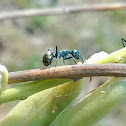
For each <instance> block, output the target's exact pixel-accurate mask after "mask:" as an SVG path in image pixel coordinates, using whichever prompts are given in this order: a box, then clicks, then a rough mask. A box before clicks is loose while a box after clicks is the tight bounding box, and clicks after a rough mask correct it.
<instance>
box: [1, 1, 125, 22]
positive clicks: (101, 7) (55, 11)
mask: <svg viewBox="0 0 126 126" xmlns="http://www.w3.org/2000/svg"><path fill="white" fill-rule="evenodd" d="M123 8H126V2H124V3H109V4H93V5H83V6H66V7H57V8H47V9H31V10H21V11H18V10H17V11H15V12H3V13H1V14H0V21H2V20H6V19H15V18H22V17H30V16H40V15H41V16H48V15H63V14H70V13H80V12H81V13H82V12H96V11H107V10H116V9H123Z"/></svg>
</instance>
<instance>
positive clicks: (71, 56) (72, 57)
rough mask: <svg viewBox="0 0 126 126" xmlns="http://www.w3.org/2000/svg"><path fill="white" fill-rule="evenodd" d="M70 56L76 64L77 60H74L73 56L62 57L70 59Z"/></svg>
mask: <svg viewBox="0 0 126 126" xmlns="http://www.w3.org/2000/svg"><path fill="white" fill-rule="evenodd" d="M71 58H72V59H73V61H74V63H75V64H77V62H76V60H75V58H74V57H73V56H71V57H64V59H65V60H67V59H71Z"/></svg>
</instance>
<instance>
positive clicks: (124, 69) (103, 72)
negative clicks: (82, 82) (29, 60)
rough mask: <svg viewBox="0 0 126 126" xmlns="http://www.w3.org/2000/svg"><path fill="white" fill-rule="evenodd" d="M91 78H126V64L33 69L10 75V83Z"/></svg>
mask: <svg viewBox="0 0 126 126" xmlns="http://www.w3.org/2000/svg"><path fill="white" fill-rule="evenodd" d="M91 76H115V77H126V65H125V64H83V65H68V66H59V67H51V68H49V69H44V70H40V69H32V70H24V71H17V72H10V73H9V83H19V82H25V81H36V80H44V79H58V78H68V79H79V78H82V77H91Z"/></svg>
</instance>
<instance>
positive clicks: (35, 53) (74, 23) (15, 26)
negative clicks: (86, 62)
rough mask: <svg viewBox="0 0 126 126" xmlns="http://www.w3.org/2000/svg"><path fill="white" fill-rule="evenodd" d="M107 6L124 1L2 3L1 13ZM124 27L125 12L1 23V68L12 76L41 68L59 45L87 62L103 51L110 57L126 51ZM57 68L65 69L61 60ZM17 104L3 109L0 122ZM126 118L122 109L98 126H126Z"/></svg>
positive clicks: (4, 0) (20, 0)
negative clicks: (76, 52) (80, 6)
mask: <svg viewBox="0 0 126 126" xmlns="http://www.w3.org/2000/svg"><path fill="white" fill-rule="evenodd" d="M104 2H106V3H111V2H125V0H100V1H99V0H69V1H68V0H0V12H4V11H7V12H8V11H9V12H11V11H12V12H13V11H15V10H23V9H33V8H34V9H35V8H47V7H50V8H51V7H60V6H69V5H70V6H72V5H82V4H83V5H84V4H89V5H92V4H97V3H104ZM125 27H126V10H125V9H123V10H115V11H101V12H93V13H92V12H88V13H76V14H68V15H60V16H43V17H42V16H38V17H28V18H19V19H14V20H5V21H0V64H3V65H5V66H6V67H7V68H8V70H9V72H10V71H19V70H24V69H34V68H40V67H41V65H42V64H41V59H42V56H43V55H44V53H45V52H46V51H47V49H48V48H52V49H55V46H56V45H57V46H58V49H59V50H64V49H69V50H72V49H77V50H79V51H80V52H81V54H82V55H83V57H84V58H85V59H88V58H89V57H90V56H91V55H92V54H94V53H97V52H100V51H105V52H107V53H111V52H113V51H116V50H118V49H120V48H122V47H123V46H122V43H121V37H123V38H125V39H126V28H125ZM54 64H55V61H54V62H53V65H54ZM66 64H69V62H67V63H66ZM58 65H63V62H62V60H60V61H59V62H58ZM42 68H44V66H42ZM104 79H106V78H104ZM97 80H98V79H95V80H94V81H96V83H97V84H98V83H101V82H103V81H104V80H103V79H102V80H100V81H97ZM94 81H93V82H92V83H94ZM87 86H88V85H87ZM87 86H86V87H87ZM90 86H92V85H90ZM92 87H93V86H92ZM87 92H88V91H87ZM16 103H17V102H11V103H7V104H4V105H1V106H0V110H1V114H0V118H1V119H2V118H3V116H4V115H6V113H7V112H8V111H10V110H11V109H12V108H13V106H14V105H15V104H16ZM125 117H126V109H125V105H123V106H120V108H119V109H118V110H116V111H115V112H114V113H112V114H111V115H109V116H108V117H106V118H105V119H104V120H102V121H101V122H99V123H98V124H97V125H96V126H125V123H126V120H125Z"/></svg>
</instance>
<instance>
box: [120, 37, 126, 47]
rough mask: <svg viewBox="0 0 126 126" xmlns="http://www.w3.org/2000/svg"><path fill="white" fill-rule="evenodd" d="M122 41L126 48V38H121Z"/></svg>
mask: <svg viewBox="0 0 126 126" xmlns="http://www.w3.org/2000/svg"><path fill="white" fill-rule="evenodd" d="M121 40H122V44H123V46H124V47H126V46H125V44H124V42H126V40H125V39H124V38H121Z"/></svg>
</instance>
